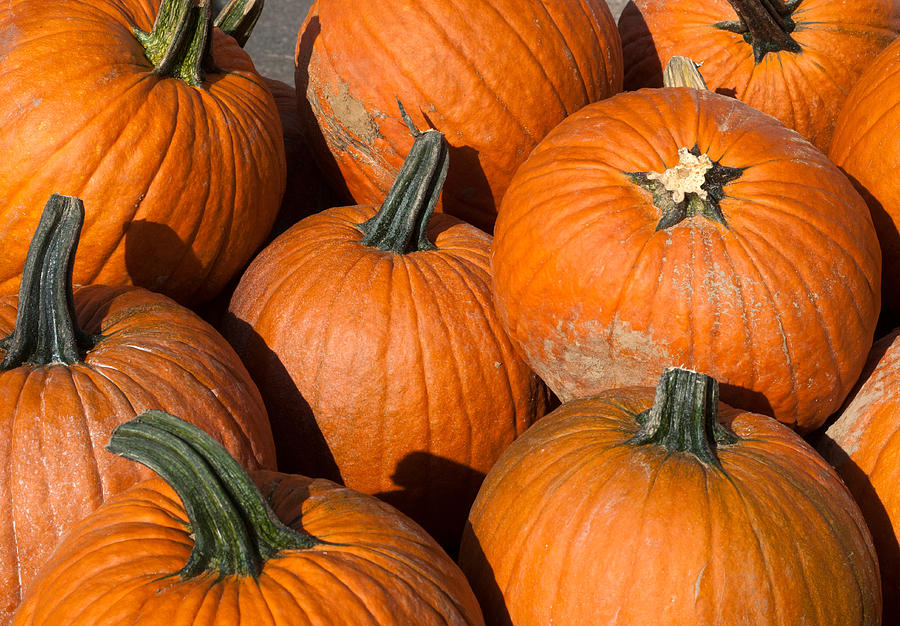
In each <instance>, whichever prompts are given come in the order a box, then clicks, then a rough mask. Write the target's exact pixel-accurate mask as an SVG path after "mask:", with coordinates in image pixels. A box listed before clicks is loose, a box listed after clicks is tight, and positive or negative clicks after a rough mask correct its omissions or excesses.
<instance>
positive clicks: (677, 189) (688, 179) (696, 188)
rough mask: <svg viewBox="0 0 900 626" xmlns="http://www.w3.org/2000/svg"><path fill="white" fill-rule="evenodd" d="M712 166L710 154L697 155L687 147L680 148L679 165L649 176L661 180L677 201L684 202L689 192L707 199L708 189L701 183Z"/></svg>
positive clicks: (648, 176) (651, 178)
mask: <svg viewBox="0 0 900 626" xmlns="http://www.w3.org/2000/svg"><path fill="white" fill-rule="evenodd" d="M712 167H713V162H712V160H711V159H710V158H709V155H707V154H701V155H700V156H695V155H693V154H691V152H690V151H689V150H688V149H687V148H678V165H675V166H673V167H670V168H669V169H667V170H666V171H665V172H649V173H648V174H647V178H649V179H650V180H658V181H659V182H661V183H662V184H663V186H665V188H666V191H671V192H672V200H673V201H674V202H676V203H677V202H683V201H684V197H685V195H686V194H689V193H693V194H697V196H698V197H699V198H700V199H701V200H706V195H707V194H706V190H705V189H703V188H702V187H701V185H702V184H703V183H704V182H706V172H708V171H709V170H710V169H712Z"/></svg>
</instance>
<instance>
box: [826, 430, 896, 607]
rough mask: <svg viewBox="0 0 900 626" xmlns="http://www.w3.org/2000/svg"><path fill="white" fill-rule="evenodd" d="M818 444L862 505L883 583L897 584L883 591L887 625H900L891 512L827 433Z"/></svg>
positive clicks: (851, 460)
mask: <svg viewBox="0 0 900 626" xmlns="http://www.w3.org/2000/svg"><path fill="white" fill-rule="evenodd" d="M814 443H815V446H816V449H817V450H818V451H819V452H820V453H821V454H822V456H824V457H825V459H826V460H827V461H828V462H829V463H831V464H832V465H833V466H834V467H836V468H839V472H840V475H841V478H843V480H844V483H845V484H846V485H847V487H848V488H849V489H850V492H851V493H852V494H853V497H854V499H855V500H856V502H857V504H859V505H860V509H861V510H862V513H863V517H864V518H865V521H866V525H867V526H868V527H869V530H870V531H871V533H872V539H873V541H874V543H875V552H876V554H877V555H878V566H879V568H880V570H881V580H882V581H883V582H885V583H886V582H888V581H891V582H892V583H893V587H891V586H888V585H885V586H884V589H883V593H882V595H883V599H884V609H883V612H882V619H883V623H884V624H900V593H897V592H898V591H900V588H898V585H897V583H898V581H900V542H898V540H897V536H896V535H895V534H894V530H893V528H892V526H891V519H890V517H889V515H888V512H887V510H886V509H885V507H884V504H883V503H882V501H881V498H879V497H878V494H877V493H876V492H875V488H874V487H872V483H871V481H869V477H868V476H867V475H866V473H865V472H864V471H863V470H862V469H861V468H860V467H859V466H858V465H857V464H856V463H855V462H854V461H853V459H851V458H850V457H849V456H848V455H847V453H846V452H845V451H844V450H843V449H841V448H840V447H839V446H838V445H837V444H836V443H835V442H834V440H832V439H831V438H830V437H828V436H827V435H826V434H824V432H823V433H822V435H821V437H820V438H819V439H818V440H817V441H815V442H814Z"/></svg>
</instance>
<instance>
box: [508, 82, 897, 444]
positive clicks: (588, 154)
mask: <svg viewBox="0 0 900 626" xmlns="http://www.w3.org/2000/svg"><path fill="white" fill-rule="evenodd" d="M880 261H881V255H880V252H879V248H878V241H877V236H876V233H875V230H874V227H873V225H872V220H871V218H870V217H869V213H868V210H867V209H866V206H865V203H864V202H863V200H862V198H861V197H860V196H859V194H858V193H857V192H856V190H855V189H854V188H853V186H852V185H851V183H850V182H849V181H848V180H847V178H846V177H845V176H843V175H842V174H841V172H840V171H839V170H838V169H837V168H835V166H834V165H833V164H832V163H831V162H829V161H828V159H827V158H826V157H825V155H824V154H822V153H821V152H820V151H819V150H817V149H816V148H815V147H813V146H812V145H811V144H810V143H809V142H807V141H806V140H804V139H802V138H801V137H800V136H799V135H797V134H796V133H794V132H792V131H790V130H788V129H786V128H785V127H784V126H782V125H781V124H780V123H779V122H777V121H776V120H775V119H773V118H771V117H769V116H767V115H764V114H762V113H760V112H759V111H756V110H755V109H752V108H751V107H749V106H747V105H746V104H743V103H741V102H739V101H737V100H735V99H733V98H729V97H727V96H723V95H720V94H716V93H713V92H711V91H707V90H698V89H691V88H687V87H664V88H658V89H641V90H639V91H634V92H626V93H622V94H618V95H616V96H614V97H612V98H609V99H607V100H604V101H602V102H598V103H595V104H592V105H589V106H587V107H585V108H584V109H582V110H581V111H579V112H578V113H576V114H574V115H572V116H570V117H569V118H568V119H566V121H564V122H563V123H562V124H560V125H559V126H557V127H556V128H555V129H554V130H553V131H552V132H551V133H550V134H549V135H548V136H547V137H546V138H545V139H544V140H543V141H542V142H541V143H540V144H539V145H538V146H537V147H536V148H535V150H534V151H533V152H532V154H531V155H530V156H529V158H528V160H527V161H526V162H525V163H524V164H523V165H522V166H521V167H520V168H519V170H518V171H517V173H516V176H515V178H514V180H513V181H512V183H510V187H509V190H508V191H507V194H506V196H505V197H504V199H503V204H502V205H501V208H500V214H499V217H498V219H497V225H496V231H495V239H494V247H493V251H492V260H491V267H492V271H493V288H494V299H495V303H496V305H497V309H498V313H499V314H500V317H501V320H502V321H503V323H504V326H505V327H506V328H507V330H508V331H509V333H510V336H511V337H512V338H513V340H514V341H515V342H516V344H517V345H518V346H519V347H520V349H521V351H522V353H523V354H524V356H525V358H526V360H527V361H528V363H529V364H530V365H531V366H532V368H533V369H534V370H535V372H537V374H538V375H539V376H541V378H543V380H544V381H545V382H546V383H547V384H548V385H549V386H550V388H551V389H552V390H553V391H554V392H556V394H557V395H558V396H559V397H560V399H561V400H563V401H567V400H571V399H573V398H576V397H584V396H589V395H594V394H596V393H598V392H600V391H603V390H606V389H612V388H615V387H621V386H630V385H644V386H646V385H652V384H654V381H655V380H657V379H658V378H659V375H660V374H661V373H662V370H663V369H664V368H665V367H667V366H668V365H670V364H672V363H679V364H682V365H684V366H685V367H689V368H691V369H697V370H702V371H705V372H708V373H709V374H710V375H712V376H714V377H715V378H717V379H718V380H719V382H720V383H721V384H722V386H723V391H722V397H723V399H724V400H725V401H726V402H728V403H729V404H732V405H734V406H738V407H741V408H745V409H748V410H753V411H755V412H761V413H765V414H768V415H772V416H774V417H776V418H777V419H779V420H780V421H783V422H786V423H789V424H792V425H794V426H796V427H797V428H799V429H800V430H801V431H804V432H805V431H809V430H812V429H814V428H816V427H818V426H819V425H821V424H822V423H823V422H824V421H825V419H826V418H827V417H828V416H829V415H830V414H831V413H832V412H834V411H835V410H836V409H837V408H838V407H839V406H840V405H841V402H842V401H843V399H844V398H845V397H846V395H847V393H848V392H849V391H850V388H851V386H852V385H853V383H854V381H855V380H856V378H857V377H858V376H859V373H860V371H861V370H862V366H863V363H864V362H865V359H866V354H867V352H868V349H869V347H870V346H871V344H872V339H873V336H874V331H875V325H876V321H877V318H878V312H879V307H880V298H879V292H880V276H881V262H880Z"/></svg>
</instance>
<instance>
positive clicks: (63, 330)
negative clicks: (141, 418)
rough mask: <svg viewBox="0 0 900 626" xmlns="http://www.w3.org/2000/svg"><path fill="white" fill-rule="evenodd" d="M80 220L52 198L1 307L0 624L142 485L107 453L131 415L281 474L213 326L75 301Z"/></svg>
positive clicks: (132, 297) (121, 298)
mask: <svg viewBox="0 0 900 626" xmlns="http://www.w3.org/2000/svg"><path fill="white" fill-rule="evenodd" d="M83 219H84V209H83V206H82V203H81V202H80V200H78V199H77V198H72V197H62V196H58V195H55V196H52V197H51V198H50V200H49V201H48V202H47V205H46V208H45V210H44V214H43V217H42V219H41V222H40V224H39V226H38V229H37V230H36V233H35V236H34V238H33V241H32V245H31V248H30V250H29V255H28V259H27V260H26V263H25V272H24V274H23V278H22V283H21V285H22V286H21V290H20V294H19V296H18V298H16V297H14V296H7V297H4V298H0V337H5V339H3V340H2V341H0V357H2V361H0V493H2V494H3V497H2V502H3V505H2V507H0V624H9V622H10V619H11V617H12V612H13V610H14V609H15V608H16V606H17V605H18V603H19V600H20V594H21V591H22V589H23V587H24V586H25V585H27V584H28V583H29V582H30V581H31V579H32V578H33V577H34V574H35V572H36V571H37V568H38V567H39V566H40V565H41V564H42V563H43V562H44V561H45V560H46V558H47V556H48V555H49V553H50V551H51V550H52V549H53V546H54V545H55V544H56V542H57V541H58V539H59V537H60V536H61V535H62V534H63V533H64V532H65V531H66V529H67V528H68V527H70V526H71V525H72V524H73V523H74V522H76V521H78V520H80V519H81V518H83V517H84V516H85V515H87V514H88V513H89V512H91V511H92V510H94V509H95V508H97V507H98V506H99V505H100V503H101V502H103V501H104V500H105V499H107V498H109V497H110V496H111V495H112V494H114V493H118V492H119V491H122V490H123V489H125V488H126V487H128V486H130V485H132V484H134V483H135V482H137V481H138V480H140V479H142V478H146V477H147V475H148V474H147V472H146V471H144V472H142V471H141V470H140V468H138V467H137V466H135V465H134V464H132V463H128V462H126V461H124V460H123V459H119V458H118V457H115V456H113V455H111V454H109V453H107V452H105V451H104V450H103V446H104V444H105V443H106V441H107V439H108V438H109V435H110V433H111V432H112V430H113V428H115V426H117V425H118V424H121V423H122V422H124V421H127V420H129V419H131V418H133V417H134V416H135V415H136V414H137V413H139V412H141V411H143V410H145V409H148V408H151V407H162V408H164V409H166V410H169V411H177V412H179V413H181V414H182V415H184V416H185V418H186V419H189V420H191V421H192V422H193V423H195V424H197V425H198V426H201V427H203V428H205V429H207V430H209V431H210V432H213V433H215V435H216V437H217V438H219V439H220V440H221V441H222V442H223V443H224V444H225V446H226V447H227V448H228V449H229V450H230V451H231V452H232V453H233V454H234V455H235V456H236V458H237V459H238V460H239V462H240V463H241V464H242V465H245V466H247V467H250V468H259V467H264V468H274V466H275V450H274V444H273V441H272V433H271V430H270V428H269V424H268V419H267V417H266V412H265V407H264V405H263V403H262V399H261V398H260V395H259V392H258V391H257V389H256V387H255V386H254V384H253V381H252V380H251V379H250V376H249V374H248V373H247V371H246V369H244V366H243V365H242V364H241V362H240V360H239V359H238V357H237V355H236V354H235V353H234V351H233V350H232V349H231V347H230V346H229V345H228V343H227V342H226V341H225V340H224V339H223V338H222V337H221V336H220V335H219V334H218V333H217V332H215V331H214V330H213V329H212V327H210V326H209V325H208V324H206V323H205V322H203V321H202V320H201V319H200V318H199V317H197V316H196V315H195V314H193V313H192V312H190V311H189V310H187V309H185V308H184V307H181V306H179V305H177V304H176V303H175V302H173V301H172V300H170V299H169V298H167V297H165V296H163V295H160V294H156V293H153V292H150V291H147V290H145V289H140V288H137V287H109V286H104V285H88V286H82V287H78V288H77V289H74V290H73V287H72V263H73V262H74V257H75V249H76V246H77V244H78V235H79V232H80V227H81V224H82V221H83Z"/></svg>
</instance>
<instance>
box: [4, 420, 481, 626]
mask: <svg viewBox="0 0 900 626" xmlns="http://www.w3.org/2000/svg"><path fill="white" fill-rule="evenodd" d="M117 432H118V431H117ZM189 467H190V466H188V468H189ZM212 467H213V472H212V474H213V476H215V477H217V478H218V477H221V478H222V479H224V480H226V481H228V484H230V485H234V484H238V481H237V480H236V479H235V474H234V473H232V472H233V471H234V470H231V469H229V470H227V472H228V473H219V467H218V466H216V465H212ZM235 469H236V470H240V468H235ZM187 475H188V476H191V474H190V473H188V474H187ZM251 476H252V480H251ZM203 480H204V481H207V480H209V479H206V478H204V479H203ZM241 480H242V481H243V480H246V481H247V486H246V488H244V489H245V490H250V489H252V490H253V491H256V497H257V498H258V499H259V500H260V504H261V507H260V508H264V509H265V510H264V511H261V513H262V514H263V515H266V516H267V515H272V516H273V518H274V520H273V519H272V518H268V517H265V518H263V520H262V522H259V521H256V520H254V521H253V522H251V523H253V524H261V525H262V524H264V525H265V526H268V527H269V528H273V527H274V529H273V530H274V531H275V532H274V534H276V535H278V536H279V537H278V539H279V540H281V539H282V537H286V538H287V539H288V540H290V539H291V538H292V536H293V538H295V539H296V540H297V543H298V544H299V545H297V546H295V547H285V548H279V549H277V550H276V551H274V552H273V553H272V554H270V555H268V556H265V557H263V558H262V561H261V562H260V563H258V564H256V567H255V568H254V569H255V571H253V572H252V573H245V572H238V573H235V572H232V571H230V563H228V562H227V561H226V563H225V564H224V565H222V564H221V561H215V560H214V561H213V564H212V565H211V566H210V567H208V568H206V569H202V570H201V571H198V572H194V571H190V572H188V571H186V570H188V569H189V568H190V567H191V565H190V561H189V558H190V559H195V558H197V557H198V554H199V555H200V556H201V558H202V556H203V555H204V554H206V553H205V552H204V551H203V550H199V551H198V546H199V545H200V544H199V542H198V540H197V539H196V538H195V535H194V534H193V533H192V529H194V530H195V531H196V530H198V529H199V530H203V529H204V528H205V527H204V526H202V525H203V524H204V522H203V521H198V520H196V519H194V518H193V517H192V511H191V509H188V510H187V512H186V505H185V504H184V503H183V502H184V500H182V499H181V498H179V496H178V495H177V494H176V492H175V491H173V489H172V487H170V486H169V485H168V484H166V482H165V481H163V480H162V479H159V478H156V479H150V480H147V481H145V482H142V483H141V484H139V485H137V486H135V487H133V488H132V489H129V490H128V491H126V492H124V493H122V494H119V495H118V496H116V497H115V498H112V499H110V500H109V501H108V502H106V503H104V505H103V506H102V507H101V508H100V509H98V510H97V511H95V512H94V514H92V515H90V516H88V517H87V518H85V519H84V520H83V521H82V523H80V524H78V525H77V526H76V527H75V528H74V529H73V530H72V532H71V533H69V534H68V535H67V537H66V539H65V540H64V541H63V542H62V543H61V544H60V546H59V547H58V548H57V550H56V551H55V552H54V556H53V557H52V559H51V560H50V561H49V562H48V563H47V565H46V567H45V568H44V569H42V573H41V577H40V579H38V580H37V581H35V584H34V585H33V586H32V587H31V588H30V589H29V594H28V597H27V598H26V600H25V602H24V603H23V605H22V607H21V609H20V610H19V611H18V612H17V613H16V618H15V622H14V624H16V625H17V626H24V625H26V624H27V625H32V626H37V625H38V624H43V625H45V626H51V625H52V626H66V625H73V626H74V625H75V624H78V625H79V626H88V625H94V626H106V625H108V624H134V625H135V626H138V625H141V626H189V625H190V626H195V625H199V624H215V625H216V626H239V625H243V626H306V625H309V626H327V625H335V626H336V625H347V626H350V625H356V624H364V625H371V626H375V625H379V626H381V625H384V626H387V625H391V624H396V625H397V626H400V625H404V624H422V625H423V626H424V625H435V626H438V625H449V624H454V625H460V626H463V625H471V626H483V624H484V622H483V620H482V618H481V612H480V610H479V608H478V604H477V602H476V600H475V598H474V596H473V594H472V591H471V589H470V588H469V586H468V584H467V583H466V580H465V577H464V576H463V575H462V572H461V571H460V570H459V568H458V567H457V566H456V564H455V563H453V561H452V560H451V559H450V558H449V557H448V556H447V555H446V554H445V553H444V552H443V551H442V550H441V549H440V547H439V546H438V545H437V544H436V543H435V542H434V540H433V539H431V538H430V537H429V536H428V535H427V534H425V532H424V531H423V530H422V529H421V528H420V527H419V526H417V525H416V524H414V523H413V522H412V521H411V520H410V519H409V518H407V517H405V516H404V515H402V514H400V513H398V512H397V511H396V510H395V509H393V508H391V507H390V506H388V505H386V504H384V503H382V502H380V501H378V500H377V499H376V498H373V497H371V496H365V495H362V494H359V493H356V492H353V491H352V490H350V489H347V488H344V487H340V486H339V485H336V484H334V483H332V482H330V481H327V480H323V479H309V478H306V477H303V476H296V475H288V474H282V473H277V472H269V471H258V472H251V474H250V476H247V475H244V477H243V478H242V479H241ZM254 482H255V485H254ZM256 485H258V487H259V491H257V490H256ZM204 487H205V488H206V489H210V487H209V482H206V484H205V485H204ZM217 487H218V486H217ZM210 491H211V492H213V493H215V491H213V490H210ZM260 492H261V493H260ZM228 495H229V496H231V497H232V498H234V497H235V496H234V495H232V493H228ZM226 499H227V496H226ZM235 501H236V502H238V503H239V504H238V506H240V504H241V503H243V502H244V499H236V500H235ZM228 504H232V503H228ZM201 506H202V504H201ZM196 508H198V507H197V506H196V505H195V507H194V510H196ZM217 510H218V509H217V508H216V507H214V508H213V511H217ZM225 510H227V509H225ZM238 511H239V513H241V514H242V513H243V511H242V510H240V509H238ZM229 512H230V511H229ZM243 519H253V518H252V517H249V518H245V517H243V516H241V517H239V518H238V521H241V520H243ZM219 520H221V518H219ZM280 520H285V521H286V522H285V523H289V524H290V527H289V528H288V527H285V525H284V524H283V523H282V522H281V521H280ZM216 521H217V520H216V518H214V519H213V520H212V522H211V524H209V526H212V527H213V528H215V527H216ZM198 527H199V528H198ZM230 529H231V527H229V530H230ZM254 530H256V528H254ZM221 537H222V535H220V536H219V537H217V538H216V539H217V542H216V543H214V544H212V545H209V544H207V546H206V548H207V549H209V548H213V549H214V550H220V549H222V548H223V546H220V545H219V544H218V541H221ZM224 537H227V538H228V539H226V541H227V540H229V539H231V538H232V537H233V535H231V534H224ZM265 539H270V538H269V537H266V538H265ZM224 547H226V548H227V547H228V546H224ZM245 549H248V550H249V551H250V553H252V550H253V548H252V546H250V547H249V548H245ZM214 550H210V552H213V551H214ZM242 556H248V555H247V554H242ZM255 556H257V557H258V556H259V555H255ZM84 581H91V583H90V584H89V585H85V584H84Z"/></svg>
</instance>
